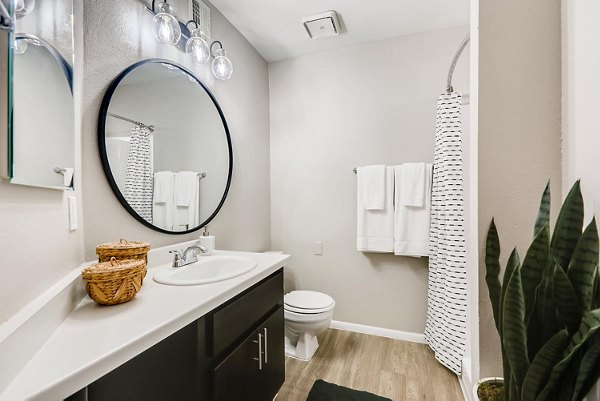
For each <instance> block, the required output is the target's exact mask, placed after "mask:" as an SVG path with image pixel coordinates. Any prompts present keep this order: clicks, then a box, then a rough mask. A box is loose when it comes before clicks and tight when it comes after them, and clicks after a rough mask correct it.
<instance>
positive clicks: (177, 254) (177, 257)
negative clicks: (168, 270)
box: [169, 251, 183, 267]
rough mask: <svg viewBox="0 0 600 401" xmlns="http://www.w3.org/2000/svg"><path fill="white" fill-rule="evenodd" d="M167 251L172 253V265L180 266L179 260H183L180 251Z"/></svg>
mask: <svg viewBox="0 0 600 401" xmlns="http://www.w3.org/2000/svg"><path fill="white" fill-rule="evenodd" d="M169 253H172V254H174V255H175V256H173V267H179V266H181V262H182V261H183V258H182V256H181V252H179V251H169Z"/></svg>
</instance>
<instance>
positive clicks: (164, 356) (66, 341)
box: [0, 245, 289, 401]
mask: <svg viewBox="0 0 600 401" xmlns="http://www.w3.org/2000/svg"><path fill="white" fill-rule="evenodd" d="M178 247H181V245H178ZM169 248H174V247H169ZM165 255H166V257H165ZM168 256H169V255H168V249H167V248H162V249H156V250H152V251H151V252H150V255H149V266H150V269H149V270H148V275H147V276H146V278H145V280H144V284H143V286H142V289H141V290H140V292H139V293H138V295H137V296H136V298H134V299H133V300H132V301H130V302H128V303H125V304H121V305H115V306H110V307H102V306H99V305H97V304H95V303H93V302H92V301H91V300H90V299H89V298H85V299H83V300H82V301H81V302H80V303H79V304H78V305H77V307H76V308H75V310H73V311H72V312H71V313H70V314H69V315H68V317H67V318H66V319H65V320H64V321H63V322H62V324H61V325H60V326H59V327H58V328H57V329H56V330H55V332H54V334H52V336H51V337H50V338H48V340H47V341H46V342H45V343H44V344H43V345H42V347H41V348H40V349H39V350H38V351H37V352H36V353H35V355H34V356H33V357H32V358H31V360H29V361H28V363H27V364H26V365H25V367H24V368H23V369H22V370H21V371H20V372H19V374H18V375H17V376H16V377H15V378H14V379H13V380H12V381H11V383H10V384H9V385H8V387H7V388H6V389H4V391H2V392H1V393H0V400H5V399H6V400H15V399H32V400H64V399H66V400H69V401H75V400H89V401H93V400H111V401H112V400H128V401H135V400H178V401H179V400H206V401H209V400H210V401H217V400H218V401H228V400H232V401H233V400H236V401H239V400H248V401H253V400H256V401H270V400H272V399H273V398H274V397H275V395H276V394H277V392H278V391H279V388H280V387H281V385H282V384H283V382H284V380H285V361H284V319H283V266H284V263H285V262H286V260H287V259H288V258H289V256H287V255H282V254H262V253H250V252H230V251H216V252H215V256H221V257H231V258H233V257H245V258H252V259H254V260H255V261H256V267H255V268H254V269H253V270H251V271H250V272H247V273H244V274H242V275H240V276H238V277H234V278H231V279H228V280H224V281H220V282H215V283H210V284H205V285H190V286H171V285H163V284H159V283H157V282H155V281H154V280H153V279H152V277H153V275H154V274H155V273H156V272H157V271H159V270H160V267H152V266H157V265H158V266H164V265H165V264H167V263H168V260H167V258H168ZM211 257H212V256H207V257H206V258H211ZM77 279H79V280H80V278H79V277H77ZM29 326H34V325H33V324H29ZM18 334H19V335H18V337H19V338H21V339H22V340H21V341H26V340H25V338H26V336H27V335H31V333H18ZM24 336H25V337H24ZM13 348H14V347H13Z"/></svg>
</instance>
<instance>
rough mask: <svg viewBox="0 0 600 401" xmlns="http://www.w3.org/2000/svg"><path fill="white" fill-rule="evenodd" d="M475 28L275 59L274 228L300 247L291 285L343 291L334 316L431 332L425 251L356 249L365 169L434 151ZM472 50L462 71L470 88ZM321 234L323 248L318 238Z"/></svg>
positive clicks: (290, 248) (293, 248)
mask: <svg viewBox="0 0 600 401" xmlns="http://www.w3.org/2000/svg"><path fill="white" fill-rule="evenodd" d="M467 32H468V28H467V27H460V28H453V29H448V30H443V31H437V32H429V33H423V34H418V35H412V36H405V37H400V38H395V39H390V40H385V41H378V42H373V43H368V44H365V45H361V46H356V47H351V48H345V49H340V50H336V51H328V52H323V53H318V54H313V55H309V56H304V57H300V58H296V59H290V60H285V61H281V62H277V63H272V64H270V65H269V73H270V75H269V78H270V101H271V220H272V225H271V237H272V242H273V248H274V249H280V250H283V251H285V252H286V253H290V254H291V255H292V259H291V262H290V264H289V268H288V270H287V271H286V274H287V283H286V286H287V288H288V289H292V288H297V289H311V290H317V291H323V292H325V293H328V294H330V295H331V296H332V297H333V298H334V299H335V300H336V310H335V315H334V319H336V320H341V321H346V322H351V323H359V324H365V325H370V326H376V327H383V328H389V329H394V330H401V331H407V332H415V333H423V330H424V326H425V313H426V301H427V259H425V258H423V259H418V258H408V257H401V256H393V255H390V254H387V255H386V254H373V253H362V252H358V251H357V250H356V175H355V174H353V173H352V168H353V167H355V166H361V165H366V164H380V163H382V164H389V165H393V164H398V163H402V162H409V161H427V162H431V161H432V160H433V146H434V137H435V115H436V102H437V97H438V95H439V94H440V93H441V92H442V91H444V89H445V87H446V85H445V80H446V74H447V72H448V67H449V64H450V62H451V60H452V57H453V55H454V52H455V51H456V48H457V47H458V45H459V43H460V42H461V40H462V39H463V38H464V36H465V35H466V33H467ZM468 60H469V57H468V54H465V55H464V57H463V58H462V59H461V61H460V63H459V65H458V67H457V71H456V74H455V81H454V82H455V87H456V88H457V90H464V91H465V92H467V91H468ZM314 241H322V242H323V255H322V256H316V255H314V254H313V249H312V243H313V242H314Z"/></svg>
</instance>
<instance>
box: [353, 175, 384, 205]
mask: <svg viewBox="0 0 600 401" xmlns="http://www.w3.org/2000/svg"><path fill="white" fill-rule="evenodd" d="M356 175H357V177H356V179H357V185H358V195H359V196H360V197H361V199H362V205H363V207H364V208H365V209H367V210H383V208H384V206H385V166H384V165H375V166H365V167H358V168H357V169H356Z"/></svg>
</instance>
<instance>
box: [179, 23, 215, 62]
mask: <svg viewBox="0 0 600 401" xmlns="http://www.w3.org/2000/svg"><path fill="white" fill-rule="evenodd" d="M191 34H192V36H190V38H189V39H188V41H187V43H186V44H185V51H186V52H187V53H189V54H190V56H191V57H192V61H193V62H194V63H196V64H206V63H207V62H208V59H209V58H210V49H209V47H208V43H207V42H206V39H204V34H203V33H202V31H201V30H200V29H198V28H196V29H192V32H191Z"/></svg>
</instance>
